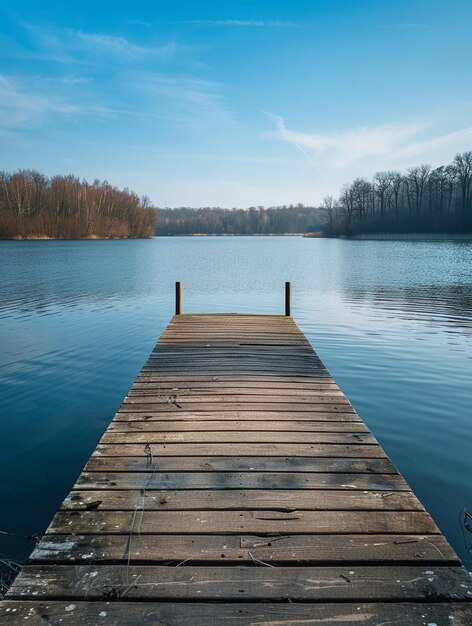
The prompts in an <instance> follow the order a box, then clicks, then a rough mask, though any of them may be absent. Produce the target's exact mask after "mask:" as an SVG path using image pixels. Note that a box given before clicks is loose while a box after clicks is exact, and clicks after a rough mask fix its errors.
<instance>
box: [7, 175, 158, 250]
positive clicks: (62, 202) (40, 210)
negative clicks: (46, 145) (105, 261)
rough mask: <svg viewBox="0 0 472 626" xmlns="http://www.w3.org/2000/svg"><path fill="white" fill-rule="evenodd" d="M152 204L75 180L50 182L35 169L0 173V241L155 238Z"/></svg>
mask: <svg viewBox="0 0 472 626" xmlns="http://www.w3.org/2000/svg"><path fill="white" fill-rule="evenodd" d="M154 221H155V214H154V210H153V209H152V207H151V206H150V202H149V199H148V198H147V197H146V196H145V197H143V198H139V197H138V196H137V195H136V194H135V193H134V192H132V191H130V190H128V189H123V190H120V189H118V188H117V187H113V186H112V185H110V184H109V183H108V182H106V181H102V182H101V181H99V180H95V181H94V182H93V183H91V184H90V183H88V182H87V181H86V180H82V181H81V180H79V179H78V178H76V177H75V176H72V175H71V176H53V177H51V178H48V177H46V176H44V175H43V174H41V173H40V172H37V171H35V170H19V171H18V172H15V173H13V174H9V173H7V172H0V238H2V239H36V238H51V239H85V238H89V239H93V238H128V237H129V238H134V237H150V236H152V235H153V234H154Z"/></svg>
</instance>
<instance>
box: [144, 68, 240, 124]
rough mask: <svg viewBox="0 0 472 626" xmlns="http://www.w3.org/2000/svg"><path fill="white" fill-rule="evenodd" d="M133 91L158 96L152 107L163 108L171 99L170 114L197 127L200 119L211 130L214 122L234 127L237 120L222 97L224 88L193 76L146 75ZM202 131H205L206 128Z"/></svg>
mask: <svg viewBox="0 0 472 626" xmlns="http://www.w3.org/2000/svg"><path fill="white" fill-rule="evenodd" d="M135 88H139V89H141V90H145V91H146V92H150V93H151V94H152V95H154V96H158V101H155V99H154V102H155V106H159V105H161V106H162V105H163V103H164V101H166V100H167V101H169V100H170V101H171V102H172V107H171V110H172V113H173V115H174V116H179V115H180V116H181V117H180V118H179V117H176V119H180V121H182V122H186V123H188V124H190V125H192V124H194V123H197V124H200V123H201V122H202V120H203V118H204V119H205V120H206V121H207V122H208V124H209V125H210V126H212V127H215V124H216V123H217V122H224V123H226V124H228V123H229V124H233V123H234V122H235V120H236V115H235V112H234V110H233V109H232V108H231V107H230V105H229V104H228V102H227V99H226V97H225V95H224V90H225V89H226V86H225V85H224V84H222V83H219V82H216V81H210V80H204V79H201V78H197V77H195V76H182V75H177V76H171V75H165V76H164V75H159V74H150V73H147V74H145V78H144V80H142V81H140V86H135ZM167 106H168V105H167ZM204 128H206V129H207V130H208V128H207V125H205V126H204Z"/></svg>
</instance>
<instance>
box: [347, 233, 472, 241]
mask: <svg viewBox="0 0 472 626" xmlns="http://www.w3.org/2000/svg"><path fill="white" fill-rule="evenodd" d="M338 239H353V240H358V241H369V240H372V241H389V240H390V241H402V240H403V241H415V240H419V241H447V240H449V241H453V240H457V241H461V240H463V241H472V233H372V234H369V235H367V234H366V235H351V236H347V235H346V236H341V237H338Z"/></svg>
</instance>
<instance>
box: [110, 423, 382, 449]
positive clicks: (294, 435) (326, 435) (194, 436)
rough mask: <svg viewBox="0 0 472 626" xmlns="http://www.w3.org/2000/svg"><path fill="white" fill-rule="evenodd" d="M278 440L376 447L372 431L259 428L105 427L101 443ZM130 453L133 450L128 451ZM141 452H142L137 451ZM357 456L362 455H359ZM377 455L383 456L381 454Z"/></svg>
mask: <svg viewBox="0 0 472 626" xmlns="http://www.w3.org/2000/svg"><path fill="white" fill-rule="evenodd" d="M142 442H144V443H149V444H151V443H152V444H159V443H165V444H168V443H186V444H192V443H197V444H202V443H238V444H239V443H263V444H268V443H281V444H286V445H287V446H288V447H289V446H290V444H292V443H303V444H338V445H350V444H356V445H359V444H362V445H369V446H370V445H372V446H378V445H379V444H378V443H377V441H376V439H375V438H374V436H373V435H372V434H371V433H336V432H334V433H333V432H320V431H314V432H303V431H295V432H278V431H275V432H274V431H271V430H264V431H262V432H258V431H254V430H252V431H238V430H234V431H207V430H205V431H197V432H191V431H186V432H156V431H154V430H146V431H145V432H142V431H135V430H133V429H131V428H130V429H129V430H128V431H127V432H121V431H118V432H117V431H114V430H107V431H106V432H105V434H104V435H103V437H102V439H101V443H103V444H119V443H121V444H125V443H126V444H134V443H138V444H139V443H142ZM131 454H132V453H131ZM140 454H141V451H140ZM359 456H362V454H361V455H359ZM379 456H384V455H383V454H381V455H379Z"/></svg>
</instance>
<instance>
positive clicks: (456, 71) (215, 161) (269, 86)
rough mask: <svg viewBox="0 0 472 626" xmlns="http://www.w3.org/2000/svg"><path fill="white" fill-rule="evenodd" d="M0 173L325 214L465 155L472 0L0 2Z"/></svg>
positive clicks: (469, 143) (469, 138)
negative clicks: (302, 207) (390, 181)
mask: <svg viewBox="0 0 472 626" xmlns="http://www.w3.org/2000/svg"><path fill="white" fill-rule="evenodd" d="M0 51H1V54H0V142H1V143H0V169H3V170H7V171H12V170H15V169H17V168H35V169H39V170H41V171H43V172H45V173H46V174H48V175H51V174H55V173H62V174H67V173H74V174H76V175H78V176H80V177H85V178H87V179H89V180H93V179H94V178H100V179H107V180H108V181H109V182H111V183H113V184H116V185H118V186H128V187H130V188H132V189H134V190H135V191H137V192H138V193H139V194H147V195H149V196H150V198H151V200H152V201H153V202H154V203H155V204H156V205H159V206H164V205H168V206H180V205H189V206H207V205H219V206H228V207H232V206H249V205H258V204H263V205H273V204H284V203H296V202H304V203H306V204H311V203H315V202H318V201H319V200H320V199H321V198H322V197H323V196H324V195H325V194H327V193H333V194H337V193H338V191H339V188H340V186H341V185H342V183H344V182H348V181H349V180H352V178H354V177H355V176H363V175H365V176H371V175H372V174H373V173H374V172H375V171H377V170H386V169H393V168H399V169H404V168H406V167H409V166H412V165H416V164H418V163H429V164H431V165H432V166H437V165H439V164H441V163H446V162H449V161H450V160H452V157H453V156H454V154H455V153H456V152H458V151H463V150H466V149H472V80H471V75H472V74H471V66H472V63H471V60H472V2H471V1H470V0H448V1H447V2H446V1H445V0H441V1H438V0H425V1H423V0H408V1H406V0H377V1H375V2H374V1H371V0H324V1H323V2H321V1H317V0H311V1H308V0H305V1H297V0H292V1H291V2H288V1H284V2H281V1H280V0H270V1H269V0H267V1H257V0H253V1H247V0H239V1H238V2H229V1H224V0H219V1H214V2H210V1H204V0H202V1H199V2H197V1H195V0H193V1H185V2H184V1H180V0H154V1H149V2H142V1H140V0H136V1H135V2H130V1H129V0H126V1H123V0H113V1H100V0H95V1H94V2H92V1H90V0H80V1H79V0H74V1H73V2H71V1H69V0H54V1H52V0H41V2H39V1H38V0H34V1H31V0H14V1H13V0H12V1H6V0H0Z"/></svg>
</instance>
